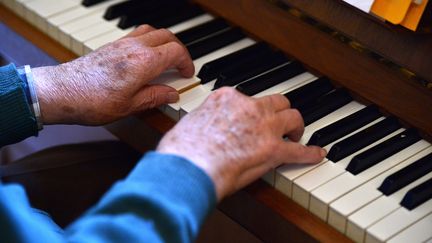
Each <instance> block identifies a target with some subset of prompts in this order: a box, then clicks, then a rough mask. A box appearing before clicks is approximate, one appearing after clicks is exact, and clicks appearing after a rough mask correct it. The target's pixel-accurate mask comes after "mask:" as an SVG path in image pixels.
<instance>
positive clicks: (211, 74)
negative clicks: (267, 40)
mask: <svg viewBox="0 0 432 243" xmlns="http://www.w3.org/2000/svg"><path fill="white" fill-rule="evenodd" d="M270 51H271V49H270V47H269V46H268V45H266V44H264V43H257V44H254V45H251V46H249V47H246V48H243V49H241V50H239V51H236V52H234V53H231V54H229V55H226V56H223V57H221V58H218V59H216V60H213V61H211V62H208V63H206V64H204V65H203V66H202V68H201V69H200V71H199V73H198V75H197V77H199V78H200V79H201V83H202V84H205V83H207V82H210V81H211V80H214V79H216V78H217V77H218V75H219V74H220V73H221V72H224V71H229V70H238V69H237V68H238V67H240V66H241V65H242V64H243V63H244V62H246V61H248V60H250V59H251V58H255V57H256V56H259V55H261V54H262V53H264V52H270Z"/></svg>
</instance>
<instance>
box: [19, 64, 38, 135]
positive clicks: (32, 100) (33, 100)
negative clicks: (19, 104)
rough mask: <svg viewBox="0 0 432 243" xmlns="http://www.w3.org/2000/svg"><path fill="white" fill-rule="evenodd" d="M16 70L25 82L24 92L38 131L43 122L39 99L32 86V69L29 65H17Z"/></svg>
mask: <svg viewBox="0 0 432 243" xmlns="http://www.w3.org/2000/svg"><path fill="white" fill-rule="evenodd" d="M17 72H18V74H19V75H20V77H21V79H22V80H23V81H24V83H25V93H26V97H27V103H28V105H29V108H30V110H31V112H32V113H33V115H34V117H35V120H36V125H37V129H38V131H40V130H42V128H43V124H42V119H41V112H40V105H39V99H38V95H37V93H36V89H35V87H34V80H33V74H32V69H31V68H30V65H25V66H22V67H18V68H17Z"/></svg>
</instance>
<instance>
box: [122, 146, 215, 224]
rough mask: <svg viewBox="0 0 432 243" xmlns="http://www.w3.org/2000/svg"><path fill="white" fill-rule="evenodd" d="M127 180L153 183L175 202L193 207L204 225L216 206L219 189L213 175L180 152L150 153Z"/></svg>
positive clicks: (194, 213) (159, 190)
mask: <svg viewBox="0 0 432 243" xmlns="http://www.w3.org/2000/svg"><path fill="white" fill-rule="evenodd" d="M127 181H145V182H146V183H149V182H151V184H153V185H155V186H156V187H157V188H158V189H157V191H158V192H159V193H161V194H165V195H164V196H166V197H167V198H169V199H170V200H171V201H172V202H176V204H179V205H186V206H187V207H188V208H189V209H190V210H192V213H193V215H195V216H197V220H198V222H200V224H201V223H202V222H203V221H204V220H205V218H206V217H207V215H208V214H209V212H210V211H211V210H213V208H214V207H215V206H216V202H217V199H216V190H215V186H214V184H213V181H212V180H211V179H210V177H209V176H208V175H207V174H206V173H205V172H204V171H203V170H202V169H201V168H199V167H197V166H196V165H194V164H193V163H191V162H190V161H189V160H187V159H185V158H183V157H179V156H176V155H171V154H162V153H158V152H149V153H147V154H146V155H145V156H144V157H143V158H142V159H141V161H140V163H138V165H137V166H136V167H135V169H134V170H133V171H132V172H131V173H130V174H129V176H128V178H127ZM147 185H148V184H147ZM165 189H167V190H165Z"/></svg>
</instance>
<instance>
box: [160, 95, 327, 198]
mask: <svg viewBox="0 0 432 243" xmlns="http://www.w3.org/2000/svg"><path fill="white" fill-rule="evenodd" d="M303 130H304V125H303V119H302V117H301V116H300V113H299V112H298V111H297V110H295V109H290V103H289V101H288V100H287V99H286V98H285V97H284V96H282V95H272V96H266V97H263V98H259V99H253V98H250V97H246V96H244V95H242V94H240V93H239V92H237V91H235V90H234V89H232V88H223V89H220V90H218V91H217V92H215V93H214V94H213V95H211V96H210V97H209V98H208V99H207V100H206V102H205V103H204V104H203V105H202V106H201V107H199V108H198V109H197V110H195V111H193V112H191V113H189V114H188V115H187V116H186V117H184V118H183V119H182V120H181V121H180V122H179V123H178V124H177V125H176V126H175V127H174V128H173V129H172V130H171V131H170V132H168V133H167V134H166V135H165V137H164V138H163V139H162V141H161V142H160V144H159V146H158V148H157V150H158V151H160V152H163V153H170V154H176V155H179V156H183V157H186V158H188V159H190V160H191V161H193V162H194V163H195V164H196V165H198V166H199V167H200V168H202V169H203V170H204V171H205V172H206V173H207V174H208V175H209V176H210V177H211V178H212V180H213V181H214V183H215V186H216V193H217V197H218V199H219V200H220V199H222V198H224V197H225V196H227V195H229V194H231V193H233V192H235V191H236V190H238V189H240V188H242V187H244V186H245V185H247V184H249V183H251V182H252V181H254V180H256V179H258V178H259V177H261V176H262V175H264V174H265V173H266V172H268V171H269V170H271V169H272V168H275V167H277V166H278V165H280V164H282V163H317V162H319V161H321V160H322V159H323V158H324V157H325V155H326V152H325V151H324V150H323V149H321V148H319V147H316V146H304V145H302V144H300V143H298V141H299V140H300V138H301V136H302V135H303ZM284 135H287V136H288V138H289V141H284V140H283V139H282V138H283V136H284Z"/></svg>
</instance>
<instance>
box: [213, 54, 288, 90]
mask: <svg viewBox="0 0 432 243" xmlns="http://www.w3.org/2000/svg"><path fill="white" fill-rule="evenodd" d="M289 61H290V59H289V58H287V57H286V56H285V55H284V54H283V53H282V52H273V51H271V52H270V53H265V54H264V55H262V56H256V57H255V58H253V59H251V60H249V61H246V62H245V63H243V64H242V65H241V66H239V67H238V68H236V69H233V70H228V71H226V72H222V73H220V74H219V76H218V78H217V80H216V83H215V85H214V88H213V89H218V88H220V87H223V86H234V85H237V84H239V83H241V82H243V81H245V80H248V79H250V78H253V77H255V76H257V75H259V74H261V73H264V72H266V71H268V70H271V69H273V68H276V67H278V66H281V65H282V64H284V63H287V62H289Z"/></svg>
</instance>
